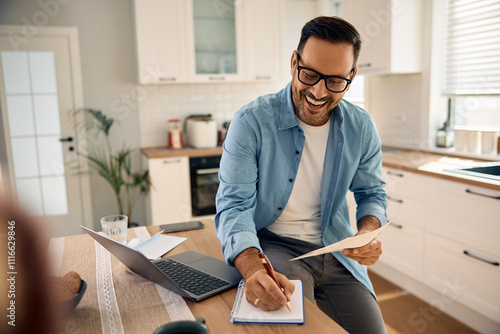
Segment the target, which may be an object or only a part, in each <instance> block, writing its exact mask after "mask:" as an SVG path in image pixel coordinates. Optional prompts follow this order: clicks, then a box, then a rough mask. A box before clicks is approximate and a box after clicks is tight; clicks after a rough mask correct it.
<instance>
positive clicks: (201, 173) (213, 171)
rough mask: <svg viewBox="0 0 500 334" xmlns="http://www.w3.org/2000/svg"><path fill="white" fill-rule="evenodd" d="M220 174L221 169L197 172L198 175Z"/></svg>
mask: <svg viewBox="0 0 500 334" xmlns="http://www.w3.org/2000/svg"><path fill="white" fill-rule="evenodd" d="M218 172H219V168H206V169H198V170H196V174H198V175H205V174H216V173H218Z"/></svg>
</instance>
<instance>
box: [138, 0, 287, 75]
mask: <svg viewBox="0 0 500 334" xmlns="http://www.w3.org/2000/svg"><path fill="white" fill-rule="evenodd" d="M134 4H135V24H136V38H137V59H138V76H139V78H138V79H139V83H140V84H157V83H199V82H228V81H229V82H234V81H239V82H252V81H273V80H276V79H278V78H279V74H280V73H279V68H280V66H278V64H279V61H280V59H281V55H282V47H281V44H282V39H283V38H282V22H283V21H282V13H283V0H218V1H213V0H190V1H186V0H135V1H134Z"/></svg>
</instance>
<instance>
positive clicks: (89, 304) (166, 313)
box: [51, 220, 345, 334]
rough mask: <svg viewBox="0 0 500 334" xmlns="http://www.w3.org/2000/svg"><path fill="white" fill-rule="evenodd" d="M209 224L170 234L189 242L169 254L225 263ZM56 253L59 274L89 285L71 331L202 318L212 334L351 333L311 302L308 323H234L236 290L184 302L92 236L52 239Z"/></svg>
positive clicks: (146, 328) (140, 231)
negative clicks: (204, 256) (195, 255)
mask: <svg viewBox="0 0 500 334" xmlns="http://www.w3.org/2000/svg"><path fill="white" fill-rule="evenodd" d="M203 223H204V224H205V228H204V229H200V230H192V231H185V232H177V233H169V235H172V236H179V237H185V238H187V240H186V241H184V242H183V243H182V244H180V245H179V246H177V247H176V248H174V249H173V250H171V251H170V252H168V253H167V254H166V255H165V256H170V255H174V254H178V253H181V252H184V251H187V250H195V251H197V252H200V253H203V254H207V255H210V256H212V257H214V258H217V259H219V260H223V256H222V252H221V246H220V243H219V241H218V239H217V237H216V234H215V228H214V224H213V220H203ZM159 231H160V227H159V226H148V227H139V228H131V229H129V230H128V235H127V239H128V240H130V239H132V238H134V237H141V238H144V236H145V234H149V235H151V236H152V235H154V234H156V233H157V232H159ZM51 252H52V254H53V256H54V261H53V262H54V270H55V271H56V273H57V272H58V273H59V275H64V274H65V273H66V272H68V271H70V270H75V271H76V272H78V273H79V274H80V275H81V277H82V279H84V280H85V281H86V282H87V284H88V287H87V291H86V293H85V295H84V296H83V299H82V300H81V302H80V304H79V305H78V306H77V308H76V309H75V310H74V311H73V312H72V313H71V314H70V316H69V317H68V318H67V319H66V322H67V323H66V327H68V326H69V327H71V328H75V329H81V332H83V333H108V332H110V331H111V332H113V331H116V332H118V333H119V332H124V333H136V332H137V333H152V332H154V330H155V329H157V328H158V327H160V326H162V325H164V324H166V323H168V322H170V321H173V320H180V319H189V318H191V319H194V318H199V317H202V318H204V319H205V320H206V325H207V326H208V328H209V330H210V332H211V333H273V334H275V333H287V334H288V333H315V334H319V333H345V331H344V330H343V329H342V328H341V327H340V326H339V325H338V324H337V323H335V322H334V321H333V320H331V319H330V318H329V317H328V316H326V315H325V314H324V313H323V312H321V311H320V310H319V309H318V308H317V307H316V306H314V305H313V304H312V303H311V302H309V301H308V300H307V299H305V300H304V302H305V305H304V307H305V323H304V324H303V325H247V324H232V323H231V322H230V320H229V318H230V312H231V309H232V307H233V303H234V300H235V297H236V291H237V289H236V288H233V289H231V290H228V291H225V292H223V293H221V294H219V295H216V296H213V297H210V298H208V299H205V300H203V301H201V302H193V301H191V300H187V299H183V298H181V297H180V296H178V295H175V294H173V293H172V292H170V291H168V290H166V289H164V288H162V287H160V286H158V285H156V284H154V283H153V282H151V281H149V280H147V279H145V278H142V277H141V276H138V275H136V274H135V273H133V272H131V271H130V270H129V269H128V268H126V267H125V266H124V265H123V264H122V263H121V262H119V261H118V260H117V259H116V258H115V257H114V256H112V255H109V252H108V251H106V250H105V249H104V248H102V247H101V246H100V245H99V244H97V243H96V242H95V241H94V240H93V239H92V238H91V237H90V236H89V235H86V234H85V235H76V236H68V237H61V238H55V239H52V241H51ZM97 282H100V283H99V284H97ZM189 311H190V312H189ZM191 313H192V315H191Z"/></svg>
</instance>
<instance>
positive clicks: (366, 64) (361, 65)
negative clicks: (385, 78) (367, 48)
mask: <svg viewBox="0 0 500 334" xmlns="http://www.w3.org/2000/svg"><path fill="white" fill-rule="evenodd" d="M371 66H372V63H364V64H358V67H371Z"/></svg>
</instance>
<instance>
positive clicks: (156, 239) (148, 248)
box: [135, 233, 187, 260]
mask: <svg viewBox="0 0 500 334" xmlns="http://www.w3.org/2000/svg"><path fill="white" fill-rule="evenodd" d="M186 239H187V238H181V237H173V236H170V235H165V234H161V233H158V234H156V235H154V236H152V237H151V238H149V239H148V240H146V241H144V242H143V243H141V244H139V246H137V247H135V249H136V250H138V251H139V252H141V253H142V254H144V256H146V257H147V258H148V259H150V260H154V259H157V258H159V257H161V256H162V255H163V254H165V253H167V252H168V251H170V250H172V249H174V248H175V247H177V246H178V245H180V244H181V243H183V242H184V240H186Z"/></svg>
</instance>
